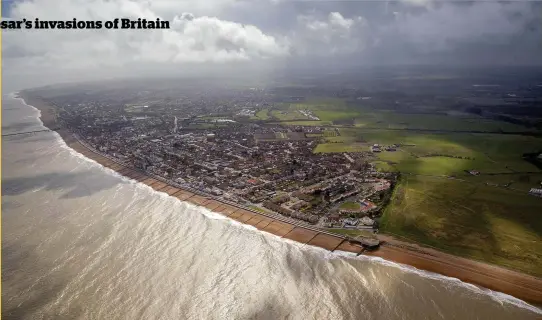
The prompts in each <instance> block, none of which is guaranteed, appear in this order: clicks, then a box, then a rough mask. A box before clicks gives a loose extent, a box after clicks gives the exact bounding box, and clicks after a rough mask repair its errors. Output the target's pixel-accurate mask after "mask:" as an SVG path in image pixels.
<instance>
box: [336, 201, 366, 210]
mask: <svg viewBox="0 0 542 320" xmlns="http://www.w3.org/2000/svg"><path fill="white" fill-rule="evenodd" d="M360 208H361V205H360V204H359V203H357V202H345V203H343V204H341V205H340V207H339V209H345V210H359V209H360Z"/></svg>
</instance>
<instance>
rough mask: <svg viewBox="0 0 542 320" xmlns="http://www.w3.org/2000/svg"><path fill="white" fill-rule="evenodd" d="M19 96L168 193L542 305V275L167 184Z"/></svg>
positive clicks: (314, 241)
mask: <svg viewBox="0 0 542 320" xmlns="http://www.w3.org/2000/svg"><path fill="white" fill-rule="evenodd" d="M18 97H20V98H22V99H23V100H24V101H25V103H26V104H28V105H31V106H33V107H35V108H36V109H38V110H40V112H41V115H40V119H41V121H42V122H43V125H44V126H45V127H47V128H49V129H51V130H53V131H56V132H57V133H58V134H59V135H60V136H61V137H62V139H63V140H64V142H65V143H66V144H67V145H68V146H69V147H70V148H72V149H73V150H75V151H77V152H78V153H80V154H83V155H84V156H86V157H87V158H90V159H93V160H94V161H96V162H98V163H100V164H101V165H103V166H104V167H107V168H110V169H112V170H114V171H116V172H117V173H119V174H121V175H123V176H125V177H127V178H130V179H132V180H136V181H137V182H141V183H144V184H146V185H148V186H150V187H151V188H153V189H154V190H156V191H160V192H164V193H167V194H168V195H169V196H173V197H176V198H177V199H179V200H181V201H187V202H190V203H192V204H194V205H197V206H203V207H205V208H207V209H209V210H211V211H213V212H216V213H220V214H221V215H224V216H227V217H229V218H232V219H234V220H236V221H238V222H241V223H244V224H248V225H252V226H254V227H256V228H257V229H259V230H262V231H266V232H269V233H271V234H274V235H277V236H279V237H282V238H286V239H290V240H293V241H296V242H299V243H302V244H308V245H312V246H316V247H320V248H324V249H326V250H328V251H343V252H349V253H352V254H355V255H359V254H363V255H367V256H371V257H380V258H383V259H385V260H388V261H393V262H396V263H400V264H403V265H409V266H412V267H415V268H417V269H420V270H425V271H429V272H434V273H437V274H440V275H444V276H447V277H451V278H457V279H459V280H461V281H463V282H466V283H470V284H474V285H478V286H481V287H484V288H487V289H490V290H493V291H498V292H502V293H505V294H508V295H510V296H513V297H515V298H518V299H521V300H524V301H527V302H529V303H533V304H535V305H538V306H540V305H542V279H540V278H537V277H534V276H531V275H527V274H522V273H519V272H516V271H512V270H508V269H505V268H502V267H497V266H492V265H488V264H485V263H482V262H477V261H473V260H469V259H465V258H461V257H457V256H453V255H449V254H445V253H442V252H440V251H436V250H433V249H428V248H425V247H419V246H417V245H415V244H412V243H406V242H401V241H398V240H396V239H394V238H392V237H388V236H385V235H384V236H380V237H379V238H380V239H381V240H385V243H384V244H382V245H381V246H380V248H379V249H377V250H375V251H364V249H363V247H361V246H359V245H357V244H353V243H350V242H349V240H348V239H347V238H345V237H343V236H341V235H335V234H332V233H329V232H326V231H322V230H318V229H316V228H311V227H309V226H304V225H301V224H297V223H294V222H290V221H288V220H287V219H281V218H277V217H273V216H270V215H268V214H262V213H259V212H256V211H254V210H250V209H248V208H244V207H243V206H241V205H236V204H232V203H228V202H225V201H220V200H217V199H214V198H213V197H211V196H207V195H204V194H202V193H201V192H197V191H196V192H195V191H194V190H187V189H186V188H183V187H179V186H177V185H175V186H174V185H171V184H168V183H167V182H164V180H165V179H160V178H158V177H153V176H151V175H149V174H147V173H143V172H141V171H139V170H137V169H135V168H130V167H126V166H124V165H122V164H120V163H119V162H117V161H114V160H113V159H111V158H108V157H106V156H104V155H101V154H99V153H98V152H96V151H95V150H92V149H91V148H90V147H87V146H85V144H84V143H81V141H79V140H78V139H77V138H76V137H75V136H74V135H73V134H72V133H70V132H69V131H68V130H66V129H62V128H58V125H57V123H56V117H55V108H54V107H52V106H49V105H47V104H45V103H43V102H42V101H40V100H38V99H34V98H31V97H29V96H27V95H25V94H24V93H19V95H18Z"/></svg>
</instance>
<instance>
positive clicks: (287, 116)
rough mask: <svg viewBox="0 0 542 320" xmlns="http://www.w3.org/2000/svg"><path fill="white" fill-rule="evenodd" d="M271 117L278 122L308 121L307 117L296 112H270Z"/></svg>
mask: <svg viewBox="0 0 542 320" xmlns="http://www.w3.org/2000/svg"><path fill="white" fill-rule="evenodd" d="M271 117H273V118H275V119H277V120H280V121H292V120H308V118H307V116H305V115H304V114H302V113H301V112H299V111H297V110H272V111H271Z"/></svg>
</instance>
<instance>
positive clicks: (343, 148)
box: [313, 143, 367, 153]
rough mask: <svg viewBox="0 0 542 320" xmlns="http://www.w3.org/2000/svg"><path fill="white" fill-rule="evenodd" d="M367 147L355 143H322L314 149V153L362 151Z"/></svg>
mask: <svg viewBox="0 0 542 320" xmlns="http://www.w3.org/2000/svg"><path fill="white" fill-rule="evenodd" d="M366 149H367V147H366V146H363V145H359V144H354V143H320V144H319V145H318V146H316V148H315V149H314V150H313V152H314V153H332V152H360V151H364V150H366Z"/></svg>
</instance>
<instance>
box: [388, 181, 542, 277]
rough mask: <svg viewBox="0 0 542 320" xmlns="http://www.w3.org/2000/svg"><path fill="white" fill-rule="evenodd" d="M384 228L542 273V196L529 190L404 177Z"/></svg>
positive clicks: (428, 243)
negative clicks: (535, 195)
mask: <svg viewBox="0 0 542 320" xmlns="http://www.w3.org/2000/svg"><path fill="white" fill-rule="evenodd" d="M381 230H382V231H383V232H388V233H391V234H397V235H400V236H403V237H406V238H408V239H411V240H414V241H417V242H420V243H423V244H427V245H430V246H433V247H436V248H438V249H441V250H444V251H447V252H450V253H452V254H457V255H461V256H465V257H469V258H474V259H478V260H483V261H487V262H490V263H494V264H498V265H502V266H506V267H510V268H514V269H517V270H520V271H524V272H528V273H531V274H534V275H537V276H542V199H540V198H536V197H533V196H529V195H527V194H526V193H523V192H516V191H511V190H506V189H502V188H496V187H489V186H484V185H480V184H471V183H469V182H459V181H454V180H449V179H438V178H432V177H419V176H417V177H415V176H403V177H402V181H401V183H400V184H399V185H398V186H397V188H396V189H395V191H394V195H393V198H392V201H391V203H390V205H389V206H388V208H386V210H385V213H384V216H383V217H382V221H381Z"/></svg>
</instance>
